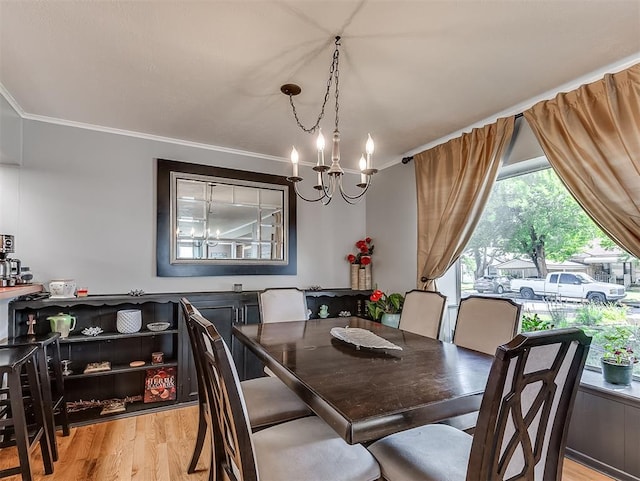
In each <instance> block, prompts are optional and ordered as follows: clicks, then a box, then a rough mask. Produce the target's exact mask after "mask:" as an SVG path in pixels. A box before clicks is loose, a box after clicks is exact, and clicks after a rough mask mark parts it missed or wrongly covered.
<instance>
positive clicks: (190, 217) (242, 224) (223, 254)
mask: <svg viewBox="0 0 640 481" xmlns="http://www.w3.org/2000/svg"><path fill="white" fill-rule="evenodd" d="M173 177H174V181H173V182H172V185H175V195H174V196H173V198H174V200H175V204H174V205H175V209H174V211H175V216H174V222H175V231H174V232H175V235H174V238H173V244H174V249H173V253H174V259H173V260H174V262H179V261H180V260H184V259H188V260H192V259H203V260H205V259H206V260H225V261H234V262H242V261H246V260H248V261H252V260H261V261H271V260H273V261H282V260H284V259H285V256H286V255H285V249H284V243H285V238H286V223H285V221H286V218H285V217H286V205H285V204H286V198H285V189H284V188H283V187H284V186H273V185H266V184H259V183H255V182H239V181H230V180H229V179H224V178H215V177H204V176H196V175H188V174H180V173H173Z"/></svg>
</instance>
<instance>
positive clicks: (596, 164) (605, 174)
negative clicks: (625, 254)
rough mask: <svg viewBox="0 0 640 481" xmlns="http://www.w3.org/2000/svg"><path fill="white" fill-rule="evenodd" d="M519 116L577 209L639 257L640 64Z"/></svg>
mask: <svg viewBox="0 0 640 481" xmlns="http://www.w3.org/2000/svg"><path fill="white" fill-rule="evenodd" d="M524 117H525V118H526V119H527V122H529V125H530V126H531V129H532V130H533V132H534V133H535V135H536V137H537V138H538V141H539V142H540V145H541V146H542V148H543V150H544V152H545V154H546V156H547V158H548V159H549V163H550V164H551V166H552V167H553V169H554V170H555V171H556V173H557V174H558V176H559V177H560V178H561V179H562V181H563V182H564V184H565V185H566V186H567V188H568V189H569V191H570V192H571V194H572V195H573V196H574V197H575V199H576V200H577V201H578V203H579V204H580V205H581V206H582V208H583V209H584V210H585V211H586V212H587V214H589V215H590V216H591V218H592V219H593V220H594V221H595V222H596V223H597V224H598V225H599V226H600V228H601V229H602V230H603V231H605V232H606V233H607V234H609V236H610V237H611V238H612V239H613V240H614V241H615V242H616V243H618V244H619V245H620V246H621V247H623V248H624V249H626V250H627V251H629V252H631V253H632V254H633V255H634V256H636V257H640V64H637V65H634V66H633V67H630V68H628V69H626V70H623V71H622V72H618V73H616V74H608V75H606V76H605V77H604V78H603V79H602V80H600V81H598V82H594V83H591V84H588V85H583V86H581V87H580V88H578V89H576V90H573V91H571V92H568V93H561V94H558V95H557V96H556V98H555V99H553V100H548V101H543V102H539V103H537V104H536V105H534V106H533V107H532V108H531V109H529V110H527V111H526V112H524Z"/></svg>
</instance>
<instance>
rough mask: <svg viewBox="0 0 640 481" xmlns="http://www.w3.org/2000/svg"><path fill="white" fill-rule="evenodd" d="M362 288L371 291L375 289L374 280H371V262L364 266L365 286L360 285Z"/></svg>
mask: <svg viewBox="0 0 640 481" xmlns="http://www.w3.org/2000/svg"><path fill="white" fill-rule="evenodd" d="M360 289H365V290H367V291H370V290H371V289H373V281H372V280H371V264H367V265H366V266H364V287H362V286H360Z"/></svg>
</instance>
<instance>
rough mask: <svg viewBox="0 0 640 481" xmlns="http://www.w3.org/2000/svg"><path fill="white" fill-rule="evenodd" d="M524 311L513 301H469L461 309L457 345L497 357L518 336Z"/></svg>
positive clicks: (457, 320) (455, 335)
mask: <svg viewBox="0 0 640 481" xmlns="http://www.w3.org/2000/svg"><path fill="white" fill-rule="evenodd" d="M521 309H522V306H521V305H520V304H517V303H515V302H513V301H512V300H511V299H505V298H498V297H481V296H469V297H466V298H464V299H462V300H461V301H460V305H459V307H458V316H457V318H456V326H455V330H454V332H453V343H454V344H456V345H458V346H461V347H466V348H469V349H473V350H475V351H480V352H484V353H486V354H491V355H493V353H495V351H496V348H497V347H498V346H500V345H501V344H504V343H506V342H509V341H510V340H511V339H512V338H513V336H515V335H516V334H517V333H518V330H519V328H520V310H521Z"/></svg>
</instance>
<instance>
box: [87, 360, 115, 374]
mask: <svg viewBox="0 0 640 481" xmlns="http://www.w3.org/2000/svg"><path fill="white" fill-rule="evenodd" d="M102 371H111V363H110V362H109V361H100V362H90V363H89V364H87V367H85V368H84V373H85V374H89V373H92V372H102Z"/></svg>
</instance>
